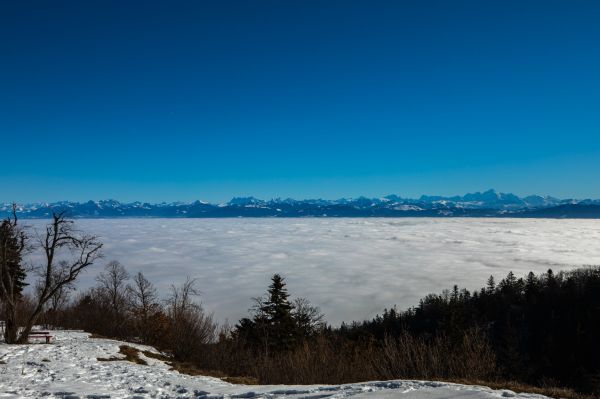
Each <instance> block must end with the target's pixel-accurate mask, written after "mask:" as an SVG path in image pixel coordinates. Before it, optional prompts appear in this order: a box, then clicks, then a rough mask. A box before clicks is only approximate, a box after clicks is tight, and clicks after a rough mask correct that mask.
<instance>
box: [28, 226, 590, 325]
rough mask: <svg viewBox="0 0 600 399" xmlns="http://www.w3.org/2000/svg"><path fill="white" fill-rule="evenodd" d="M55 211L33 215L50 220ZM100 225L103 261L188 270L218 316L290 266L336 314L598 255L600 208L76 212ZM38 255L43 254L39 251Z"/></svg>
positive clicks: (169, 271)
mask: <svg viewBox="0 0 600 399" xmlns="http://www.w3.org/2000/svg"><path fill="white" fill-rule="evenodd" d="M46 222H47V221H42V220H35V221H27V224H28V225H30V226H31V227H32V228H37V229H40V228H41V227H43V225H44V224H45V223H46ZM76 225H77V227H78V228H79V229H82V230H84V231H86V232H89V233H93V234H97V235H99V236H101V239H102V241H103V242H104V249H103V251H104V254H105V257H104V259H103V260H102V261H101V262H99V264H97V265H95V266H93V267H92V268H91V269H90V270H88V271H87V272H86V273H84V274H83V275H82V277H81V279H80V281H79V283H78V287H79V289H83V288H85V287H89V286H91V285H93V284H95V276H96V275H97V273H98V272H100V271H101V269H102V267H103V266H104V264H105V263H107V262H108V261H110V260H118V261H119V262H121V263H122V264H123V265H125V266H126V267H127V269H128V270H129V272H130V273H132V274H133V273H136V272H138V271H142V272H143V273H144V274H145V275H146V277H147V278H148V279H150V280H151V281H152V282H153V283H154V284H155V285H156V286H157V287H158V288H159V289H160V290H161V291H165V290H166V289H167V288H168V287H169V285H171V284H174V283H175V284H178V283H181V282H183V281H184V280H185V279H186V276H190V277H193V278H197V279H198V287H199V288H200V290H201V291H202V296H201V297H200V300H201V302H202V304H203V306H204V307H205V308H206V309H207V310H209V311H211V312H214V313H215V317H216V319H217V320H219V321H224V320H226V319H227V320H229V321H230V322H233V323H235V322H236V321H237V320H238V319H239V318H240V317H243V316H246V315H247V310H248V308H250V306H251V305H252V301H251V298H252V297H256V296H259V295H261V294H262V293H264V292H265V291H266V287H267V285H268V284H269V279H270V277H271V276H272V275H273V273H281V274H283V275H284V276H285V277H286V279H287V282H288V288H289V291H290V293H291V294H292V296H302V297H306V298H309V299H310V300H311V302H312V303H313V304H315V305H317V306H319V307H320V308H321V309H322V311H323V312H324V313H325V314H326V316H327V320H328V321H329V322H330V323H332V324H338V323H340V322H341V321H344V320H345V321H351V320H363V319H366V318H370V317H373V316H374V315H375V314H377V313H380V312H381V311H382V310H383V309H384V308H386V307H387V308H389V307H391V306H392V305H394V304H396V305H398V306H399V307H400V308H406V307H409V306H413V305H416V304H417V303H418V300H419V299H420V298H422V297H423V296H424V295H426V294H428V293H438V292H441V290H442V289H445V288H451V287H452V285H453V284H458V285H459V286H460V287H466V288H468V289H475V288H479V287H481V286H483V285H485V282H486V280H487V278H488V277H489V276H490V275H494V276H495V277H496V278H497V280H499V279H500V278H502V277H504V276H505V275H506V274H507V273H508V272H509V271H510V270H512V271H513V272H515V273H516V274H517V276H522V275H524V274H526V273H528V272H529V271H530V270H531V271H534V272H536V273H540V272H545V271H546V270H548V269H549V268H552V269H553V270H555V271H557V270H567V269H570V268H573V267H578V266H584V265H600V220H550V219H458V218H457V219H430V218H422V219H421V218H419V219H333V218H332V219H110V220H90V219H88V220H78V221H77V222H76ZM32 259H33V260H35V258H32Z"/></svg>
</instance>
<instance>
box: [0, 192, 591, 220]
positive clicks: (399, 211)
mask: <svg viewBox="0 0 600 399" xmlns="http://www.w3.org/2000/svg"><path fill="white" fill-rule="evenodd" d="M596 208H598V209H599V210H600V201H598V200H591V199H586V200H573V199H568V200H561V199H557V198H554V197H551V196H541V195H529V196H526V197H523V198H521V197H519V196H517V195H515V194H512V193H501V192H498V191H496V190H493V189H490V190H487V191H483V192H474V193H468V194H465V195H463V196H450V197H446V196H441V195H422V196H421V197H419V198H418V199H410V198H403V197H401V196H398V195H396V194H390V195H386V196H385V197H380V198H369V197H365V196H360V197H356V198H340V199H337V200H324V199H307V200H295V199H293V198H286V199H281V198H273V199H270V200H268V201H265V200H262V199H258V198H256V197H252V196H249V197H234V198H232V199H231V200H230V201H229V202H226V203H221V204H211V203H209V202H205V201H200V200H197V201H194V202H192V203H185V202H171V203H165V202H162V203H158V204H150V203H147V202H144V203H142V202H139V201H136V202H130V203H124V202H119V201H117V200H114V199H107V200H99V201H92V200H90V201H87V202H69V201H60V202H54V203H34V204H19V205H18V207H17V213H18V215H19V217H22V218H48V217H50V216H51V215H52V213H53V212H57V211H65V212H67V214H68V215H69V216H70V217H75V218H111V217H166V218H169V217H236V216H253V217H281V216H286V217H306V216H312V217H323V216H324V215H327V216H329V217H335V216H363V217H364V216H384V217H403V216H413V217H418V216H432V217H433V216H437V217H449V216H471V217H474V216H486V217H508V216H511V217H526V216H527V215H533V214H535V215H538V216H537V217H543V216H539V215H552V216H549V217H564V216H565V215H568V214H577V215H578V216H577V217H583V216H581V215H584V214H585V215H588V216H589V215H590V214H592V215H593V214H594V212H596ZM11 210H12V204H10V203H4V204H0V217H7V216H9V215H10V212H11ZM582 210H583V211H582ZM565 212H566V213H565ZM582 212H583V213H582ZM590 212H591V213H590ZM588 216H586V217H588ZM599 217H600V211H599Z"/></svg>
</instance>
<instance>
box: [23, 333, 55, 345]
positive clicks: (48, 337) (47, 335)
mask: <svg viewBox="0 0 600 399" xmlns="http://www.w3.org/2000/svg"><path fill="white" fill-rule="evenodd" d="M27 338H45V339H46V343H47V344H49V343H50V342H51V341H52V338H53V336H52V335H50V333H49V332H48V331H32V332H30V333H29V335H28V336H27Z"/></svg>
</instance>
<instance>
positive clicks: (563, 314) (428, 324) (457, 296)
mask: <svg viewBox="0 0 600 399" xmlns="http://www.w3.org/2000/svg"><path fill="white" fill-rule="evenodd" d="M473 328H476V329H479V330H480V331H482V332H484V333H485V335H486V337H487V338H488V340H489V343H490V345H491V348H492V349H493V352H494V354H495V357H496V362H497V368H496V373H498V374H499V376H501V377H503V378H506V379H514V380H519V381H524V382H527V383H531V384H536V385H540V384H553V385H562V386H570V387H576V388H577V389H579V390H582V391H585V392H600V268H598V267H588V268H583V269H577V270H573V271H569V272H560V273H557V274H554V273H553V271H552V270H548V272H547V273H544V274H541V275H535V274H534V273H531V272H530V273H529V274H528V275H527V276H525V277H524V278H517V277H516V276H515V275H514V274H513V273H512V272H510V273H509V274H508V276H506V278H504V279H502V280H501V281H500V282H499V283H498V284H496V283H495V281H494V278H493V277H490V278H489V280H488V282H487V286H486V287H484V288H482V289H480V290H478V291H475V292H469V291H468V290H465V289H459V288H458V287H457V286H454V287H453V289H452V290H449V291H444V292H443V293H442V294H441V295H428V296H426V297H425V298H423V299H422V300H421V301H420V303H419V305H418V306H417V307H414V308H411V309H408V310H406V311H398V310H397V309H396V308H392V309H390V310H386V311H384V312H383V314H382V315H381V316H378V317H376V318H375V319H374V320H371V321H369V322H363V323H353V324H351V325H343V326H342V327H341V329H340V330H339V334H341V335H342V336H344V337H348V338H349V339H352V340H356V339H361V338H362V337H374V338H375V339H377V340H383V339H385V337H386V336H389V335H391V336H397V335H399V334H405V333H408V334H412V335H415V336H419V337H423V338H424V339H426V340H431V339H435V337H439V336H440V335H443V336H447V337H449V338H450V339H451V340H457V339H460V337H461V335H462V334H463V332H464V331H466V330H469V329H473Z"/></svg>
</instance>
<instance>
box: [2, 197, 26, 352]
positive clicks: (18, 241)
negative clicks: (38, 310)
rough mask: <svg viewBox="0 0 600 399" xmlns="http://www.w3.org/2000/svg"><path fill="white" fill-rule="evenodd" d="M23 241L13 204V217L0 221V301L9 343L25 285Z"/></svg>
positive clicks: (12, 335)
mask: <svg viewBox="0 0 600 399" xmlns="http://www.w3.org/2000/svg"><path fill="white" fill-rule="evenodd" d="M25 241H26V236H25V232H24V231H23V230H21V229H20V228H19V226H18V225H17V216H16V207H15V206H13V217H12V218H10V219H5V220H3V221H2V223H0V301H1V302H2V303H3V304H4V315H3V318H4V320H5V323H6V325H5V329H4V339H5V341H6V342H9V343H12V342H14V341H15V340H16V338H17V331H18V326H17V325H16V318H17V313H16V312H17V305H18V302H19V301H20V299H21V295H22V293H23V288H24V287H25V286H26V285H27V284H26V283H25V278H26V277H27V274H26V272H25V269H24V267H23V265H22V257H23V253H24V251H25V249H26V245H25Z"/></svg>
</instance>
